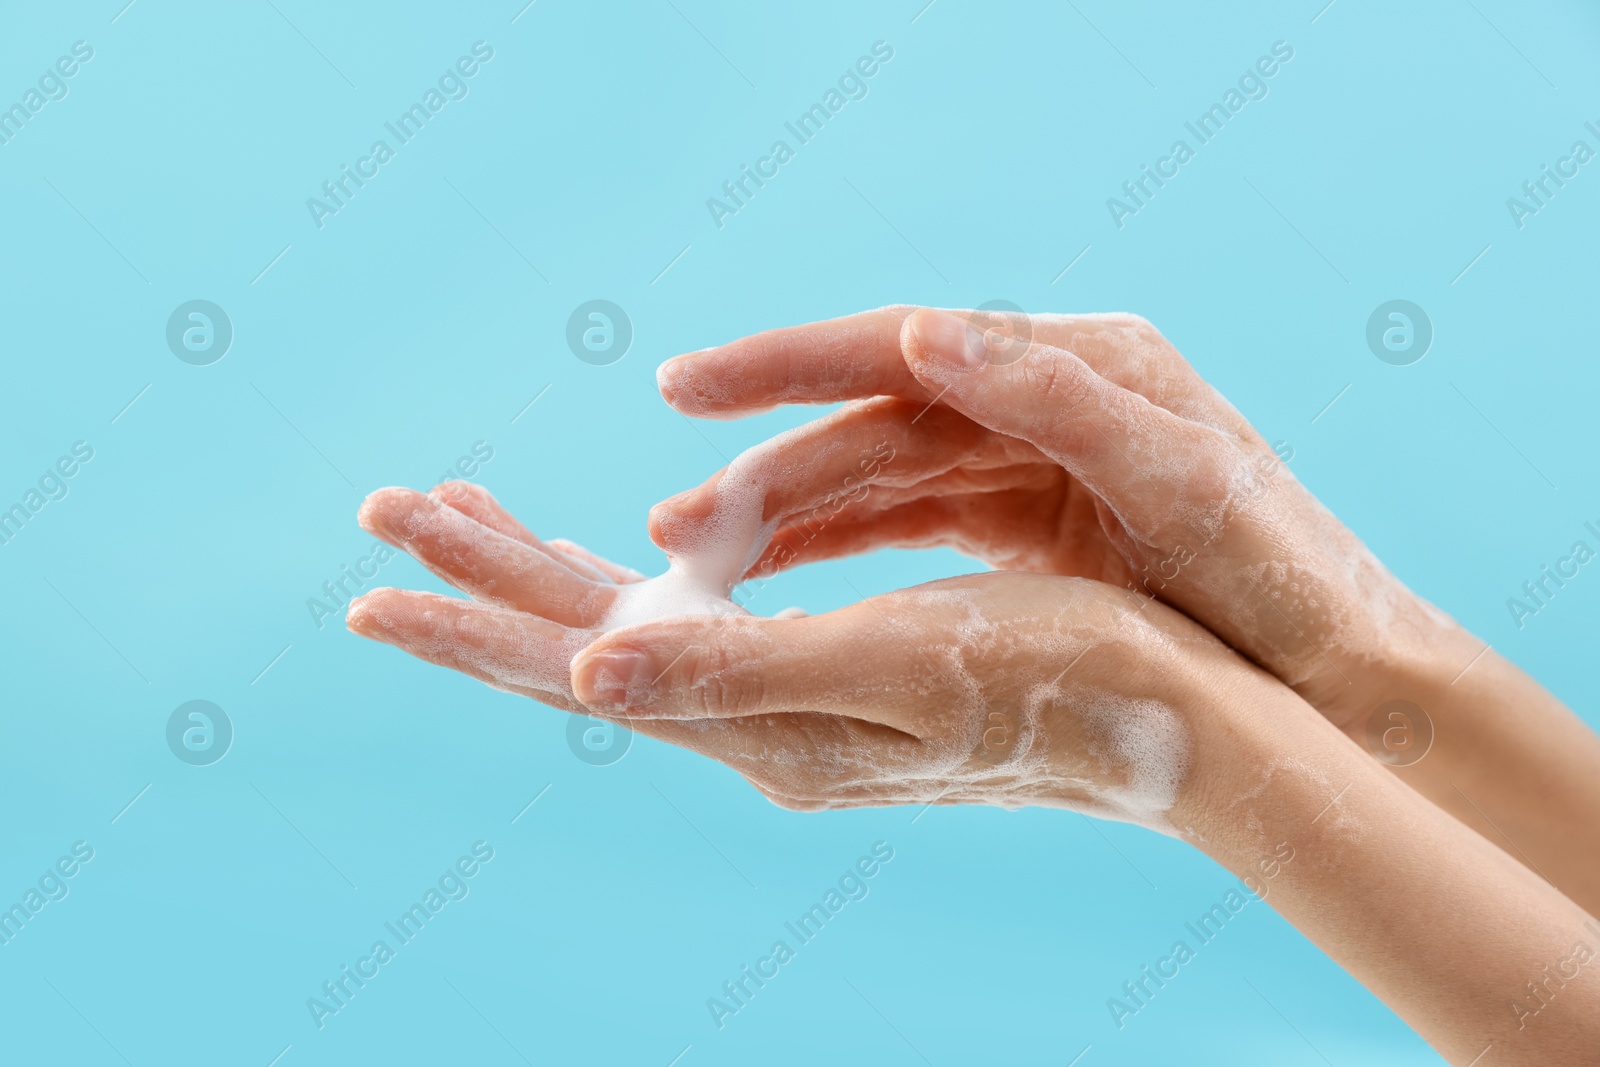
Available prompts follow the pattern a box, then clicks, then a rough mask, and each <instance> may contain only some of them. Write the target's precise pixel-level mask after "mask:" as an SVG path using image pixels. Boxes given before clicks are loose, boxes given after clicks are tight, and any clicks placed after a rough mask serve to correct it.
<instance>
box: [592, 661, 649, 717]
mask: <svg viewBox="0 0 1600 1067" xmlns="http://www.w3.org/2000/svg"><path fill="white" fill-rule="evenodd" d="M654 680H655V679H654V676H653V674H652V672H651V667H650V657H649V656H646V655H645V654H644V653H642V652H635V651H633V650H632V649H626V648H618V649H607V650H606V651H604V652H597V653H595V654H594V655H593V656H590V657H588V658H587V659H585V660H584V661H583V662H582V663H581V664H579V666H578V675H577V677H576V678H574V679H573V680H572V687H573V692H574V694H575V695H576V696H577V698H578V700H579V701H580V702H581V703H582V704H583V705H584V706H586V707H590V708H597V709H600V710H609V711H625V710H627V709H629V708H630V707H635V708H636V707H637V706H638V705H641V704H645V703H647V702H648V700H649V697H650V684H651V682H653V681H654Z"/></svg>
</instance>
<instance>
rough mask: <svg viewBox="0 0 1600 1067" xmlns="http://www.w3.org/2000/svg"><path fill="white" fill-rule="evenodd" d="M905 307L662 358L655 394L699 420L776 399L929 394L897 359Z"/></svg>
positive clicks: (752, 410) (740, 412) (757, 408)
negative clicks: (666, 358)
mask: <svg viewBox="0 0 1600 1067" xmlns="http://www.w3.org/2000/svg"><path fill="white" fill-rule="evenodd" d="M911 310H912V309H911V308H909V307H887V308H880V309H878V310H877V311H867V312H862V313H861V314H857V315H848V316H846V317H844V318H840V319H832V320H830V321H828V322H814V323H810V324H808V325H805V326H791V327H786V328H784V329H779V330H768V331H766V332H765V333H758V334H755V335H754V336H751V337H745V338H741V339H740V340H737V341H734V342H732V343H731V344H726V345H719V346H717V347H715V348H708V349H705V350H703V351H700V352H692V353H690V354H689V355H686V356H678V357H676V358H674V359H670V360H668V361H667V362H665V363H663V364H662V365H661V366H660V368H659V369H658V370H657V371H656V383H657V385H658V386H660V389H661V395H662V396H663V397H665V398H666V401H667V403H669V404H671V405H672V406H673V407H674V408H676V409H677V410H678V411H681V412H683V413H684V414H685V415H694V416H696V417H698V418H713V419H736V418H742V417H743V416H745V415H753V414H756V413H757V412H761V411H766V410H767V409H769V408H772V407H776V406H777V405H779V404H824V403H831V402H833V401H836V400H849V399H854V398H857V397H869V396H903V397H908V398H910V399H921V400H923V402H926V401H927V400H930V399H932V394H929V393H926V392H925V391H924V387H923V386H922V384H921V383H920V382H918V381H917V379H916V378H914V377H912V375H911V374H910V373H908V372H907V370H906V367H905V361H904V360H902V359H901V358H900V327H901V325H902V323H903V322H904V321H905V317H906V315H907V314H909V313H910V312H911Z"/></svg>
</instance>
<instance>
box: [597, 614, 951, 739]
mask: <svg viewBox="0 0 1600 1067" xmlns="http://www.w3.org/2000/svg"><path fill="white" fill-rule="evenodd" d="M860 617H861V616H859V614H858V613H855V612H851V611H849V610H848V609H846V610H844V611H838V612H831V613H829V614H827V615H818V616H814V617H809V618H804V619H763V618H759V617H757V616H685V617H679V618H675V619H665V620H661V621H659V622H650V623H642V624H639V625H636V626H629V627H625V628H623V629H620V630H614V631H612V632H611V633H609V634H606V635H605V636H604V637H601V638H600V639H599V640H597V641H595V642H594V643H593V644H591V645H590V646H589V647H587V648H585V649H584V650H583V651H582V652H580V653H579V654H578V655H577V656H576V657H575V658H574V659H573V661H572V688H573V693H574V694H575V695H576V696H577V698H578V700H579V701H580V702H581V703H582V704H583V705H584V706H585V707H587V708H589V709H591V710H592V711H596V712H600V713H604V714H609V715H623V714H625V715H627V716H629V717H631V718H639V719H646V720H648V719H724V718H734V717H741V716H749V715H765V714H774V713H783V712H799V711H823V712H831V713H834V714H839V715H847V716H849V717H851V718H856V719H864V720H867V721H870V722H877V723H882V724H885V725H889V726H894V727H896V728H897V729H904V730H906V731H907V732H912V730H911V726H910V725H909V724H910V723H911V722H912V720H913V718H914V712H913V710H912V709H909V708H899V707H895V706H892V702H893V697H892V694H894V693H897V692H906V691H908V687H907V686H904V685H900V684H898V683H899V682H900V681H901V676H902V675H903V674H904V673H906V672H907V670H909V669H910V665H909V664H908V663H905V662H903V661H904V660H906V659H907V658H908V657H906V656H900V655H896V654H895V653H894V652H893V651H891V650H889V649H885V648H882V647H879V648H877V649H875V650H874V652H873V654H872V655H871V656H870V657H869V656H865V655H863V654H862V649H863V648H866V647H870V646H869V645H866V644H865V643H864V641H865V640H866V639H867V635H866V634H864V633H861V632H860V630H861V627H860V626H859V625H858V624H857V623H856V622H855V621H853V619H854V618H860ZM875 636H876V637H877V638H878V640H879V641H880V642H881V640H882V635H875ZM924 673H925V672H924ZM863 692H871V693H872V694H873V698H872V699H868V700H863V699H862V693H863Z"/></svg>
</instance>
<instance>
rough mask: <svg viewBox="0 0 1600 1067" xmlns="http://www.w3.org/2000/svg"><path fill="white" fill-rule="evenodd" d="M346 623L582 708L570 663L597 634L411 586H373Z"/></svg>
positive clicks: (423, 655)
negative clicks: (397, 587)
mask: <svg viewBox="0 0 1600 1067" xmlns="http://www.w3.org/2000/svg"><path fill="white" fill-rule="evenodd" d="M345 625H346V626H348V627H349V628H350V630H351V632H353V633H357V634H360V635H361V636H362V637H370V638H372V639H373V640H374V641H382V642H384V643H385V644H390V645H394V646H395V647H396V648H399V649H401V650H403V651H405V652H409V653H410V654H411V655H413V656H416V657H417V658H418V659H422V660H426V661H427V662H429V663H435V664H438V665H439V666H441V667H449V668H450V669H451V670H455V671H460V672H461V673H462V674H465V675H468V676H470V677H472V678H476V679H478V681H480V682H484V683H486V684H488V685H491V686H494V687H495V688H496V689H504V690H506V691H507V692H512V693H520V694H521V695H523V696H529V697H533V698H534V699H535V700H540V701H543V702H545V703H547V704H554V705H555V706H557V707H560V708H565V709H566V710H568V711H582V710H583V708H582V706H581V705H579V704H578V703H577V701H575V700H574V699H573V696H572V686H571V663H572V658H573V657H574V656H575V655H577V654H578V652H579V651H581V650H582V649H583V648H584V646H585V645H587V644H589V643H590V642H591V641H593V640H594V637H595V634H594V632H593V631H589V630H575V629H571V628H569V627H566V626H562V625H559V624H558V623H554V622H551V621H550V620H548V619H541V618H539V617H537V616H534V615H525V614H522V613H521V612H516V611H510V610H508V609H506V608H500V607H493V606H490V605H487V604H475V603H473V602H472V601H470V600H457V599H455V598H453V597H447V596H440V595H438V594H437V593H421V592H415V591H412V590H409V589H374V590H373V591H372V592H370V593H366V594H365V595H363V596H359V597H357V598H356V599H354V600H352V601H351V602H350V608H349V610H348V612H347V613H346V615H345Z"/></svg>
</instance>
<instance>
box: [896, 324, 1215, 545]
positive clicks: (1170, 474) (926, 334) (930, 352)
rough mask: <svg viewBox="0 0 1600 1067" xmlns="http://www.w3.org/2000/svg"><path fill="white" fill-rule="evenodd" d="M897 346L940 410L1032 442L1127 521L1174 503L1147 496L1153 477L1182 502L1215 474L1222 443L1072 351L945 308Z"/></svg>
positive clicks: (906, 330) (907, 329) (905, 333)
mask: <svg viewBox="0 0 1600 1067" xmlns="http://www.w3.org/2000/svg"><path fill="white" fill-rule="evenodd" d="M900 348H901V354H902V355H903V356H904V358H905V361H906V365H907V366H908V367H909V368H910V370H911V373H912V374H914V375H915V376H916V377H917V379H918V380H919V381H921V382H922V383H923V384H924V385H926V386H927V387H928V388H929V389H930V390H932V391H933V392H935V393H938V394H939V396H940V398H941V399H942V401H943V403H945V404H948V405H949V406H950V407H953V408H955V409H956V410H957V411H959V412H961V413H962V414H963V415H965V416H967V417H968V418H969V419H972V420H973V421H974V422H977V423H979V424H981V425H983V426H986V427H988V428H989V429H991V430H993V431H995V432H997V433H1003V434H1006V435H1007V436H1010V437H1016V438H1020V439H1022V440H1024V441H1027V442H1028V443H1029V444H1032V445H1033V446H1034V447H1036V448H1038V449H1039V450H1040V451H1041V452H1043V453H1045V454H1046V455H1048V456H1049V457H1050V458H1051V459H1053V460H1055V461H1056V462H1057V463H1059V464H1061V465H1062V466H1063V467H1065V468H1066V469H1067V470H1068V471H1069V472H1071V473H1072V475H1073V476H1074V477H1076V478H1077V479H1078V480H1079V481H1081V482H1082V483H1083V484H1084V485H1086V486H1087V487H1088V488H1089V489H1090V491H1092V492H1093V493H1095V494H1096V495H1097V496H1100V497H1101V498H1103V499H1104V500H1105V501H1106V502H1107V503H1109V504H1110V505H1111V506H1112V508H1113V509H1115V510H1116V511H1117V513H1118V514H1119V515H1121V516H1123V517H1124V518H1128V517H1130V514H1137V513H1138V512H1140V511H1141V510H1149V509H1152V508H1163V507H1170V505H1171V504H1172V503H1174V502H1176V501H1175V497H1174V494H1173V493H1172V492H1167V493H1158V494H1154V495H1153V496H1152V495H1151V494H1148V493H1147V492H1141V488H1142V487H1144V486H1147V485H1148V484H1149V483H1150V482H1151V481H1152V479H1154V480H1157V481H1160V482H1165V483H1169V488H1170V489H1171V490H1175V491H1176V492H1177V493H1178V494H1182V495H1184V496H1187V495H1189V494H1190V493H1193V492H1195V491H1197V490H1203V489H1204V488H1207V487H1204V486H1201V485H1199V484H1196V481H1195V476H1196V475H1199V474H1202V473H1203V472H1204V471H1207V470H1211V469H1215V467H1216V459H1217V457H1218V456H1219V455H1220V454H1221V453H1219V447H1220V446H1222V445H1224V444H1225V442H1224V440H1223V438H1222V436H1221V435H1220V434H1218V433H1217V432H1216V431H1214V430H1210V429H1208V428H1207V427H1204V426H1201V425H1199V424H1198V423H1193V422H1190V421H1188V420H1187V419H1183V418H1180V417H1179V416H1177V415H1174V414H1173V413H1172V412H1170V411H1168V410H1166V409H1165V408H1162V407H1158V406H1157V405H1155V404H1152V403H1151V402H1150V401H1149V400H1147V399H1146V398H1145V397H1143V396H1141V395H1139V394H1138V393H1136V392H1133V391H1132V390H1130V389H1124V388H1123V387H1122V386H1120V385H1117V384H1116V383H1115V382H1112V381H1109V380H1107V379H1106V378H1103V377H1101V376H1100V375H1099V374H1097V373H1096V372H1095V370H1094V368H1092V367H1090V366H1089V365H1088V364H1087V363H1085V362H1084V361H1083V360H1081V359H1079V358H1078V357H1077V356H1075V355H1073V354H1072V353H1071V352H1068V351H1066V350H1064V349H1060V348H1055V347H1052V346H1050V345H1047V344H1043V343H1038V342H1034V343H1029V342H1028V341H1025V340H1017V339H1013V338H1009V337H1007V336H1005V335H1004V334H1002V333H1000V332H999V331H997V330H989V331H987V332H985V333H979V332H978V331H977V330H975V329H973V328H972V327H971V326H969V325H967V324H966V323H965V322H963V321H962V320H961V319H959V318H957V317H955V316H954V315H950V314H947V313H945V312H942V311H934V310H931V309H928V308H922V309H919V310H918V311H917V312H916V313H915V314H913V315H911V316H909V317H908V318H907V319H906V322H905V326H904V327H903V328H902V330H901V332H900ZM1140 525H1143V524H1142V523H1141V524H1140Z"/></svg>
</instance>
